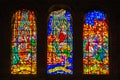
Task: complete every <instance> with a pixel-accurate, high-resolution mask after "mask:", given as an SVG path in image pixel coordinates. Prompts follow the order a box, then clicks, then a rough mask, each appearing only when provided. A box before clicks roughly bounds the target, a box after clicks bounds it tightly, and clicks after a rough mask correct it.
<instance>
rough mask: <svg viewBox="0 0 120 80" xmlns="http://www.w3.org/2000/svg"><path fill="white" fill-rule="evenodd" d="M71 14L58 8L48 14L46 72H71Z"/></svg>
mask: <svg viewBox="0 0 120 80" xmlns="http://www.w3.org/2000/svg"><path fill="white" fill-rule="evenodd" d="M72 33H73V31H72V16H71V14H70V12H69V11H66V10H64V9H60V10H57V11H53V12H51V13H50V15H49V22H48V31H47V74H73V37H72Z"/></svg>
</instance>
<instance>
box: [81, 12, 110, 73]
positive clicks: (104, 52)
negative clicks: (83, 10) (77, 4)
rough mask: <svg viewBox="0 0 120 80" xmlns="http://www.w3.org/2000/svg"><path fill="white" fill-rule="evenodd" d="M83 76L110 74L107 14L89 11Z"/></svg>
mask: <svg viewBox="0 0 120 80" xmlns="http://www.w3.org/2000/svg"><path fill="white" fill-rule="evenodd" d="M83 74H98V75H99V74H109V54H108V25H107V19H106V14H105V13H104V12H102V11H100V10H93V11H89V12H88V13H87V14H86V15H85V17H84V25H83Z"/></svg>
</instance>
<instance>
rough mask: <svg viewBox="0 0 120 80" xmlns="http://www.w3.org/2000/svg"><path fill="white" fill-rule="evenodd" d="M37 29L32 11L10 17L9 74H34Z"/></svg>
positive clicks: (21, 12)
mask: <svg viewBox="0 0 120 80" xmlns="http://www.w3.org/2000/svg"><path fill="white" fill-rule="evenodd" d="M36 53H37V28H36V20H35V14H34V11H30V10H24V9H23V10H18V11H17V12H15V13H14V14H13V17H12V46H11V74H36V72H37V70H36Z"/></svg>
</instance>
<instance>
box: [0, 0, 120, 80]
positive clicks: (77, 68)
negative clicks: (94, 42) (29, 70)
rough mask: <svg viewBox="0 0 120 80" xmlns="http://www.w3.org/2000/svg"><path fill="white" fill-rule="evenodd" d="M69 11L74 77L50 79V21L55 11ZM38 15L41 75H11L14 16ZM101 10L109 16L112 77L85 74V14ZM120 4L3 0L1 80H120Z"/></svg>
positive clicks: (104, 0)
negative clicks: (25, 11) (22, 13)
mask: <svg viewBox="0 0 120 80" xmlns="http://www.w3.org/2000/svg"><path fill="white" fill-rule="evenodd" d="M61 8H63V9H66V10H69V11H70V12H71V14H72V17H73V40H74V41H73V43H74V44H73V47H74V48H73V50H74V56H73V61H74V74H73V75H47V74H46V50H47V20H48V15H49V13H50V12H51V11H53V10H57V9H61ZM21 9H28V10H32V11H34V12H35V16H36V23H37V34H38V40H37V41H38V42H37V43H38V45H37V50H38V52H37V75H11V74H10V65H11V64H10V63H11V61H10V55H11V36H12V35H11V34H12V27H11V19H12V15H13V13H14V12H16V11H17V10H21ZM93 9H98V10H102V11H104V12H105V13H106V14H107V20H108V25H109V59H110V74H109V75H83V74H82V28H83V18H84V14H85V13H86V12H88V11H89V10H93ZM119 24H120V3H119V2H118V1H115V0H111V1H110V0H38V1H37V0H20V1H18V0H16V1H11V0H1V1H0V80H120V77H119V75H120V47H119V46H120V25H119Z"/></svg>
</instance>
